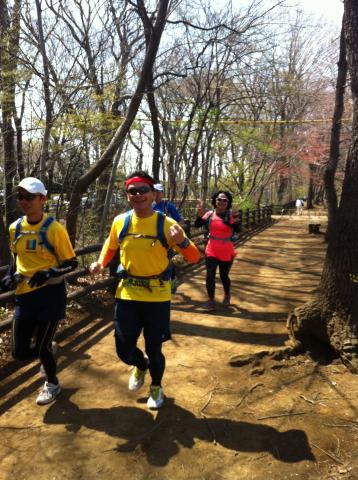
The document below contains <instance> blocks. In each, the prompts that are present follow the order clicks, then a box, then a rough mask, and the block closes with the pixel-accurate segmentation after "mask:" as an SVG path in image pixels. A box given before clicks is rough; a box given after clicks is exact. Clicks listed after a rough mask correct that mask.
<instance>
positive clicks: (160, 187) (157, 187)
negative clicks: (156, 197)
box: [154, 183, 164, 192]
mask: <svg viewBox="0 0 358 480" xmlns="http://www.w3.org/2000/svg"><path fill="white" fill-rule="evenodd" d="M154 190H156V191H157V192H164V187H163V185H162V184H161V183H155V184H154Z"/></svg>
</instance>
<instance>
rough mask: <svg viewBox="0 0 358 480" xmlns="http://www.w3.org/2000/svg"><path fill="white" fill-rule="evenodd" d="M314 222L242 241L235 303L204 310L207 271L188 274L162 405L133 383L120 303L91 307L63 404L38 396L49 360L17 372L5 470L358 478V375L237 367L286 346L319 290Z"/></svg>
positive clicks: (4, 431)
mask: <svg viewBox="0 0 358 480" xmlns="http://www.w3.org/2000/svg"><path fill="white" fill-rule="evenodd" d="M321 220H322V219H321ZM307 222H308V218H307V217H302V218H297V217H291V218H288V217H287V218H284V217H282V218H280V219H279V221H278V222H277V223H276V224H275V225H274V226H273V227H271V228H269V229H267V230H265V231H263V232H262V233H260V234H259V235H257V236H256V237H254V238H252V239H251V240H250V241H248V242H247V243H246V244H245V245H244V246H242V247H240V248H239V249H238V256H237V258H236V260H235V262H234V266H233V269H232V275H231V278H232V281H233V298H232V303H233V305H231V306H230V307H223V306H220V305H219V307H218V310H217V312H216V313H215V314H212V313H210V314H208V313H205V312H204V311H203V309H202V307H201V306H202V303H203V301H204V300H205V295H204V290H205V278H204V267H203V266H198V267H196V268H195V270H194V272H192V273H190V275H187V278H186V279H185V282H184V283H182V284H181V285H180V287H179V289H178V293H177V295H176V296H175V299H174V301H173V312H172V330H173V340H172V341H171V342H167V343H166V344H165V347H164V350H165V354H166V358H167V369H166V374H165V378H164V382H163V386H164V389H165V393H166V396H167V400H166V405H165V407H164V408H163V409H161V410H160V411H159V412H150V411H148V410H147V408H146V405H145V396H146V389H145V390H143V391H141V392H137V393H135V394H129V392H128V390H127V381H128V375H129V369H128V368H127V367H126V366H125V365H123V364H122V363H120V362H119V361H118V360H117V358H116V355H115V352H114V342H113V332H112V326H111V314H112V312H111V311H112V307H111V305H107V306H105V307H103V309H102V310H101V311H100V312H101V313H100V314H99V313H98V311H97V309H96V307H93V309H91V311H89V312H85V313H84V316H85V315H88V316H92V317H94V319H93V321H92V322H91V323H90V324H88V325H87V326H86V327H84V328H82V329H81V331H80V334H79V335H76V336H71V337H68V338H66V339H63V340H62V341H61V342H60V346H61V350H60V357H59V367H60V375H59V376H60V380H61V383H62V385H63V391H62V394H61V396H60V397H59V398H58V400H57V401H56V402H55V403H53V404H52V405H50V406H46V407H37V406H36V405H35V403H34V400H35V396H36V390H37V389H38V388H39V386H40V384H41V382H40V380H39V379H38V378H39V377H38V366H37V365H34V364H32V365H29V366H27V367H24V368H23V369H22V370H20V371H17V372H14V373H11V372H10V371H9V369H8V370H7V372H6V373H7V374H6V376H5V378H2V382H1V392H2V398H1V400H0V414H1V418H0V431H1V436H0V445H1V449H0V479H1V480H8V479H9V480H10V479H14V478H16V479H18V480H20V479H26V480H27V479H35V478H36V479H37V480H42V479H43V480H50V479H51V480H55V479H56V480H57V479H61V480H65V479H66V480H67V479H69V480H70V479H71V480H73V479H76V480H77V479H83V480H85V479H86V480H91V479H105V480H107V479H113V478H119V479H125V480H126V479H128V480H129V479H131V480H132V479H134V480H152V479H158V480H172V479H175V480H182V479H183V480H184V479H185V480H188V479H193V480H194V479H195V480H199V479H200V480H219V479H230V480H231V479H235V480H236V479H239V480H241V479H265V480H271V479H286V478H287V479H288V478H295V479H296V478H297V479H318V478H321V479H336V478H340V479H341V478H343V479H347V478H351V479H357V478H358V463H357V449H358V442H357V437H358V422H357V409H358V395H357V393H358V387H357V377H354V376H353V375H351V374H350V373H348V372H347V371H346V370H345V368H344V367H343V366H342V365H341V364H339V363H336V362H335V363H334V364H330V365H320V364H318V363H314V362H312V361H311V360H310V359H308V358H306V357H297V358H291V359H288V360H286V361H284V360H283V361H280V362H278V361H276V362H274V361H268V360H266V361H265V360H264V361H262V362H261V363H260V364H257V365H254V366H253V365H246V366H243V367H241V368H235V367H232V366H230V364H229V360H230V358H231V357H233V356H235V355H238V354H247V353H252V352H256V351H260V350H267V349H272V348H277V347H283V346H284V342H285V341H286V340H287V334H286V328H285V322H286V318H287V313H288V311H289V310H290V309H291V308H292V307H294V306H297V305H299V304H301V303H303V302H305V301H307V300H308V299H309V298H310V297H311V295H312V292H313V291H314V289H315V288H316V286H317V283H318V281H319V277H320V272H321V268H322V261H323V258H324V250H325V244H324V242H323V237H322V236H320V235H308V233H307V232H308V228H307ZM321 223H323V222H321ZM222 297H223V293H222V289H221V287H220V286H219V287H218V289H217V298H218V300H221V299H222ZM0 375H1V371H0ZM2 376H3V375H2Z"/></svg>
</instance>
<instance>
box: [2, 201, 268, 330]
mask: <svg viewBox="0 0 358 480" xmlns="http://www.w3.org/2000/svg"><path fill="white" fill-rule="evenodd" d="M271 214H272V208H271V207H270V206H265V207H260V208H256V209H255V210H244V211H243V210H239V220H240V222H241V225H242V228H241V232H240V233H239V234H238V238H237V242H236V243H237V244H240V243H243V242H244V241H246V240H247V239H248V238H249V237H251V236H253V235H254V234H256V233H257V232H258V231H259V230H260V229H262V228H263V227H266V226H268V225H269V224H270V223H271ZM186 231H187V233H188V234H189V236H190V238H191V240H192V241H193V242H194V243H195V244H196V245H197V246H198V248H199V249H200V250H201V251H202V252H203V251H204V246H205V244H206V242H207V239H206V238H205V230H204V229H203V228H195V227H194V226H193V222H191V221H190V222H187V227H186ZM101 248H102V244H96V245H89V246H87V247H82V248H78V249H76V256H77V257H83V256H86V255H89V254H91V253H96V252H99V251H100V250H101ZM190 267H191V265H190V264H186V265H184V266H180V265H179V266H178V269H179V274H180V272H184V271H185V270H186V269H187V268H190ZM6 269H7V266H3V267H0V276H1V275H2V274H3V273H4V272H5V271H6ZM115 271H116V268H115V266H114V265H113V264H112V268H110V276H109V277H107V278H103V279H101V280H97V281H96V282H93V283H91V284H90V285H86V286H79V287H78V289H76V291H74V292H71V293H69V294H68V295H67V299H68V300H76V299H77V298H80V297H82V296H83V295H87V294H88V293H90V292H93V291H96V290H103V289H106V288H108V287H110V286H112V285H113V284H114V283H115V282H116V281H117V280H116V277H115ZM88 274H89V265H85V266H82V267H80V268H77V269H76V270H75V271H73V272H71V273H68V274H67V275H66V276H65V277H66V280H67V281H68V282H69V283H70V284H71V285H74V284H75V282H76V281H77V279H78V278H80V277H84V276H86V275H88ZM14 299H15V292H14V291H11V292H6V293H3V294H1V295H0V306H3V305H7V304H10V303H11V304H12V303H13V302H14ZM11 321H12V320H11V318H8V319H5V320H2V321H0V333H2V332H4V331H6V330H8V329H9V328H10V326H11Z"/></svg>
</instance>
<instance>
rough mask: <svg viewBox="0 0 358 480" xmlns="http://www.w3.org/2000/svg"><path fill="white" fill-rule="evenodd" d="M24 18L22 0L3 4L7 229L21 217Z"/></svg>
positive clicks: (0, 77)
mask: <svg viewBox="0 0 358 480" xmlns="http://www.w3.org/2000/svg"><path fill="white" fill-rule="evenodd" d="M10 15H11V16H10ZM20 16H21V0H16V1H15V3H14V5H13V6H12V8H11V9H10V7H9V5H8V4H7V2H6V1H5V0H0V38H1V44H0V85H1V92H0V93H1V95H0V107H1V111H2V122H1V132H2V137H3V142H2V143H3V158H4V176H5V217H6V226H7V227H8V226H9V224H10V223H11V222H12V221H14V220H15V218H16V216H17V210H16V202H15V198H14V194H13V183H14V178H15V176H16V173H17V164H16V155H15V130H14V127H13V121H14V105H15V85H16V71H17V53H18V48H19V35H20Z"/></svg>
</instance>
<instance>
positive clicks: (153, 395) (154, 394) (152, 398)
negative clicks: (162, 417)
mask: <svg viewBox="0 0 358 480" xmlns="http://www.w3.org/2000/svg"><path fill="white" fill-rule="evenodd" d="M163 403H164V392H163V389H162V387H159V386H157V385H152V386H151V387H150V391H149V397H148V400H147V407H148V408H150V410H157V409H158V408H160V407H161V406H162V405H163Z"/></svg>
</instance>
